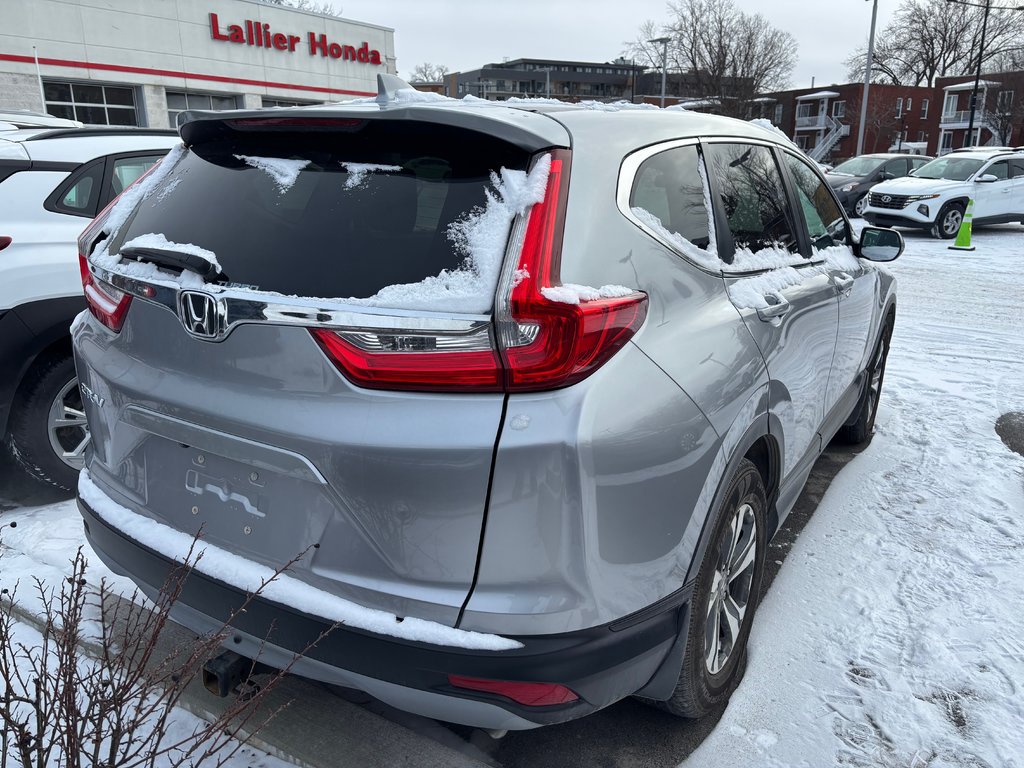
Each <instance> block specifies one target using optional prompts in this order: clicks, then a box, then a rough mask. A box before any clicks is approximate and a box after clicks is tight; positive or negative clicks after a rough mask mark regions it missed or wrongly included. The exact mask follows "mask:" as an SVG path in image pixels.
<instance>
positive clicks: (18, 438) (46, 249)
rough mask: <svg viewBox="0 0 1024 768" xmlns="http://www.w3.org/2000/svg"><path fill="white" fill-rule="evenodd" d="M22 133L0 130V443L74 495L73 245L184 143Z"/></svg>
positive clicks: (77, 418)
mask: <svg viewBox="0 0 1024 768" xmlns="http://www.w3.org/2000/svg"><path fill="white" fill-rule="evenodd" d="M8 117H9V115H8ZM24 124H25V123H24V122H23V121H21V120H19V122H18V123H17V124H13V123H12V122H11V121H10V120H9V119H7V120H3V121H0V211H2V213H3V215H2V218H0V371H3V375H2V376H0V436H2V437H3V438H4V444H5V445H6V446H7V448H8V450H10V451H11V453H12V454H13V455H14V457H15V458H16V459H17V461H18V463H19V464H20V465H21V466H22V467H23V468H24V469H25V470H27V471H28V472H29V473H30V474H32V475H34V476H35V477H37V478H39V479H40V480H44V481H46V482H49V483H52V484H53V485H57V486H59V487H63V488H67V489H71V488H74V487H75V482H76V478H77V473H78V469H79V468H80V467H81V466H82V463H83V458H84V457H83V452H84V450H85V446H86V444H87V442H88V432H87V429H86V425H85V414H84V413H83V411H82V403H81V395H80V394H79V391H78V381H77V379H76V378H75V365H74V361H73V360H72V358H71V338H70V333H69V327H70V325H71V321H72V320H73V319H74V317H75V315H77V314H78V313H79V312H81V311H82V310H83V309H85V299H84V298H83V296H82V283H81V276H80V274H79V266H78V251H77V249H76V245H75V242H76V239H77V237H78V235H79V233H80V232H81V231H82V230H83V229H84V228H85V227H86V225H87V224H88V223H89V220H91V219H92V218H93V217H94V216H95V215H96V214H97V212H98V211H101V210H102V209H103V208H104V207H105V206H106V205H107V203H109V202H110V201H111V200H112V199H113V198H114V197H115V196H116V195H117V194H119V193H120V192H121V190H122V189H124V188H125V187H126V186H127V185H128V184H130V183H131V182H133V181H134V180H135V179H136V178H138V177H139V176H140V175H142V174H143V173H144V172H145V171H146V170H147V169H149V168H150V167H151V166H152V165H153V164H154V163H155V162H156V161H157V160H159V159H160V158H161V157H163V156H164V154H166V153H167V150H168V149H170V148H171V147H172V146H173V145H174V144H176V143H177V142H178V141H180V140H179V139H178V137H177V135H176V134H175V133H174V132H173V131H156V130H146V129H133V128H81V127H70V128H60V129H53V128H47V127H41V126H37V127H31V128H24V127H19V125H24Z"/></svg>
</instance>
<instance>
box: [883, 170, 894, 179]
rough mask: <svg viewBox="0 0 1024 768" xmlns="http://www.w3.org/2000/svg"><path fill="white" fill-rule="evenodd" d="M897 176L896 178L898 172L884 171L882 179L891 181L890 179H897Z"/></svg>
mask: <svg viewBox="0 0 1024 768" xmlns="http://www.w3.org/2000/svg"><path fill="white" fill-rule="evenodd" d="M895 178H896V174H895V173H893V172H892V171H882V179H883V180H885V181H889V180H891V179H895Z"/></svg>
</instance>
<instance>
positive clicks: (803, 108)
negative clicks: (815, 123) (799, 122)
mask: <svg viewBox="0 0 1024 768" xmlns="http://www.w3.org/2000/svg"><path fill="white" fill-rule="evenodd" d="M813 106H814V105H813V104H811V102H809V101H802V102H800V103H799V104H797V105H796V116H797V117H814V115H813V114H812V113H811V109H812V108H813Z"/></svg>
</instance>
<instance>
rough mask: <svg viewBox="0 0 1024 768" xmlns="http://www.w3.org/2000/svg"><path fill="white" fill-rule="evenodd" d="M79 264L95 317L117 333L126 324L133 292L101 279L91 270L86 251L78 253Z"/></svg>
mask: <svg viewBox="0 0 1024 768" xmlns="http://www.w3.org/2000/svg"><path fill="white" fill-rule="evenodd" d="M78 266H79V269H81V271H82V291H83V292H84V293H85V301H86V303H87V304H88V305H89V311H90V312H92V314H93V317H95V318H96V319H97V320H99V321H100V322H101V323H103V324H104V325H105V326H107V328H109V329H110V330H112V331H114V332H115V333H118V332H120V330H121V326H123V325H124V318H125V315H127V314H128V305H129V304H131V303H132V297H131V294H128V293H125V292H124V291H119V290H118V289H117V288H115V287H114V286H112V285H111V284H110V283H108V282H106V281H104V280H100V279H99V278H98V277H96V276H95V275H94V274H92V272H90V271H89V261H88V259H86V258H85V254H84V253H80V254H78Z"/></svg>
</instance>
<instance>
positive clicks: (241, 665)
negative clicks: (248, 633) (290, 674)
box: [203, 651, 272, 698]
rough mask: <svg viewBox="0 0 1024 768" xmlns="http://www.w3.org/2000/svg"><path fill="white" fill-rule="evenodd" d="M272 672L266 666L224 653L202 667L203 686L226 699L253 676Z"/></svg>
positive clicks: (233, 653) (235, 654)
mask: <svg viewBox="0 0 1024 768" xmlns="http://www.w3.org/2000/svg"><path fill="white" fill-rule="evenodd" d="M270 671H272V670H271V668H270V667H268V666H267V665H266V664H260V663H259V662H258V661H253V660H252V659H247V658H246V657H245V656H240V655H238V654H237V653H235V652H234V651H224V652H223V653H222V654H221V655H220V656H216V657H215V658H212V659H210V660H209V661H207V662H206V663H205V664H204V665H203V686H204V687H205V688H206V690H208V691H209V692H210V693H212V694H213V695H215V696H220V697H221V698H224V697H226V696H227V695H228V694H230V693H231V692H232V691H235V690H236V689H238V688H239V687H240V686H242V685H243V684H244V683H246V682H247V681H248V680H249V678H250V677H252V676H253V675H258V674H263V673H265V672H270Z"/></svg>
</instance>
